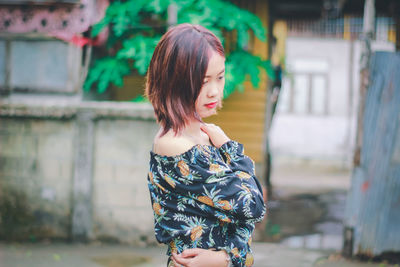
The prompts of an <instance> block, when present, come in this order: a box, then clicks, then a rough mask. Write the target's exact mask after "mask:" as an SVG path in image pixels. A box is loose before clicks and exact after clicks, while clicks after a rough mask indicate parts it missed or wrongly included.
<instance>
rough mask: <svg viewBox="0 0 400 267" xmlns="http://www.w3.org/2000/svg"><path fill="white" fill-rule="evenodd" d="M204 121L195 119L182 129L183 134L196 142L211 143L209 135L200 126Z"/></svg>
mask: <svg viewBox="0 0 400 267" xmlns="http://www.w3.org/2000/svg"><path fill="white" fill-rule="evenodd" d="M201 124H202V122H200V121H197V120H193V121H191V122H189V123H188V124H187V125H186V127H185V128H184V129H183V131H182V135H184V136H186V137H188V138H190V139H191V140H192V141H193V142H195V143H196V144H207V145H208V144H210V141H209V138H208V135H207V134H206V133H205V132H203V131H202V130H201V128H200V126H201Z"/></svg>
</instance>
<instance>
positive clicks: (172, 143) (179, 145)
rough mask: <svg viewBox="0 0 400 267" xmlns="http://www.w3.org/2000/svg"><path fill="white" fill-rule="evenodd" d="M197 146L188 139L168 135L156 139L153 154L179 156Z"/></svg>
mask: <svg viewBox="0 0 400 267" xmlns="http://www.w3.org/2000/svg"><path fill="white" fill-rule="evenodd" d="M195 145H196V144H195V143H194V142H193V141H191V140H190V139H188V138H185V137H182V136H175V135H174V134H171V133H167V134H165V135H163V136H161V137H159V136H156V137H155V139H154V147H153V152H154V153H156V154H159V155H163V156H177V155H180V154H183V153H185V152H186V151H188V150H189V149H191V148H192V147H193V146H195Z"/></svg>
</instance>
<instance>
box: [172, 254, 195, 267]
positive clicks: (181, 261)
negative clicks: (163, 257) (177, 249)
mask: <svg viewBox="0 0 400 267" xmlns="http://www.w3.org/2000/svg"><path fill="white" fill-rule="evenodd" d="M190 260H191V258H185V257H182V254H176V253H172V261H173V262H174V264H175V265H176V266H177V267H181V266H184V267H186V266H189V263H190Z"/></svg>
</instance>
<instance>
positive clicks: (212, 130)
mask: <svg viewBox="0 0 400 267" xmlns="http://www.w3.org/2000/svg"><path fill="white" fill-rule="evenodd" d="M200 129H201V130H202V131H203V132H205V133H206V134H207V135H208V137H209V138H210V140H211V143H213V145H214V146H216V147H218V148H219V147H221V146H222V145H223V144H224V143H226V142H228V141H229V140H230V139H229V137H228V136H226V134H225V133H224V131H222V129H221V128H220V127H219V126H217V125H215V124H211V123H204V124H202V125H201V126H200Z"/></svg>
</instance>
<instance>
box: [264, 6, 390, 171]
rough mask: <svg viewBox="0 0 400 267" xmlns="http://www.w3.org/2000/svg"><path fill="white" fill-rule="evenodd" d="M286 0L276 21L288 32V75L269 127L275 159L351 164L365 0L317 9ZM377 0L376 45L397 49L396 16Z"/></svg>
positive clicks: (286, 48) (374, 43)
mask: <svg viewBox="0 0 400 267" xmlns="http://www.w3.org/2000/svg"><path fill="white" fill-rule="evenodd" d="M283 2H284V3H276V4H275V7H274V9H273V10H276V14H275V16H276V18H277V20H278V23H276V24H278V25H279V24H280V25H281V26H280V31H281V32H282V31H283V32H285V33H286V35H285V37H284V38H285V41H284V42H285V44H284V46H285V54H284V58H281V61H284V64H285V75H284V79H283V83H282V90H281V93H280V97H279V103H278V110H277V114H276V116H275V118H274V121H273V125H272V129H271V133H270V143H271V149H272V151H273V155H274V156H275V158H276V159H277V160H285V161H292V162H297V163H299V162H303V163H304V162H313V163H322V164H326V165H334V166H338V167H341V168H350V167H351V163H352V157H353V153H354V140H355V131H356V116H357V112H356V110H357V103H358V95H359V93H358V92H359V87H360V84H359V76H360V75H359V73H360V63H359V61H360V57H361V50H360V43H361V41H360V40H359V38H360V34H361V33H362V24H363V18H362V11H363V5H362V4H363V3H362V2H361V1H359V2H357V1H350V0H349V1H320V4H324V5H322V6H321V7H320V9H319V11H318V8H316V7H317V5H313V6H311V5H310V6H309V7H308V9H307V6H306V5H305V6H303V7H300V4H299V5H297V4H296V3H294V1H283ZM309 2H310V3H311V2H312V1H309ZM314 2H316V1H314ZM377 2H379V3H377V8H378V18H377V23H376V36H375V40H374V41H373V43H372V49H373V51H378V50H382V51H395V43H396V29H395V19H394V18H393V17H392V16H391V14H390V9H389V8H390V5H389V1H386V4H387V5H385V4H383V3H382V2H383V1H377ZM340 4H341V6H340ZM285 5H287V6H290V7H292V10H293V11H292V13H290V12H288V11H287V12H286V13H285V12H284V9H283V7H284V6H285ZM296 6H297V7H298V8H299V10H300V11H301V10H302V8H303V9H307V10H308V12H309V15H308V16H305V15H304V14H303V12H300V11H299V12H295V11H294V10H295V7H296ZM312 7H313V8H314V9H312ZM271 13H272V14H274V13H273V11H271ZM318 14H319V15H318ZM289 15H291V16H290V17H289ZM282 25H283V26H282Z"/></svg>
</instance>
